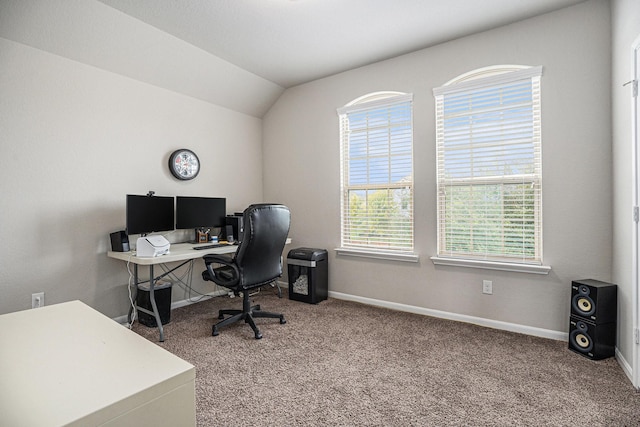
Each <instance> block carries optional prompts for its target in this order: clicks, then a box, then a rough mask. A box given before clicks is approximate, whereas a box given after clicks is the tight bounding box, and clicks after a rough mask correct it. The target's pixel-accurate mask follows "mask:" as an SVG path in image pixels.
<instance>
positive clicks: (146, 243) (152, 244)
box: [136, 236, 171, 257]
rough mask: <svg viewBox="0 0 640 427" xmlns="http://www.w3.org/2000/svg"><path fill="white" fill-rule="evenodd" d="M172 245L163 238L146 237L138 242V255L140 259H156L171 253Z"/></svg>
mask: <svg viewBox="0 0 640 427" xmlns="http://www.w3.org/2000/svg"><path fill="white" fill-rule="evenodd" d="M170 247H171V244H170V243H169V241H168V240H167V239H165V238H164V237H163V236H145V237H140V238H138V241H137V242H136V255H137V256H139V257H156V256H160V255H164V254H168V253H169V248H170Z"/></svg>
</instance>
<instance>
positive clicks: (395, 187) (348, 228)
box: [338, 94, 413, 252]
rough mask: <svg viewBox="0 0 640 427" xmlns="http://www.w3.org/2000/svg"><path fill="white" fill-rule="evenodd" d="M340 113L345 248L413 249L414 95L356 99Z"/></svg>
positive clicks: (396, 250) (343, 239)
mask: <svg viewBox="0 0 640 427" xmlns="http://www.w3.org/2000/svg"><path fill="white" fill-rule="evenodd" d="M338 113H339V115H340V135H341V136H340V140H341V152H342V161H341V175H342V177H341V182H342V190H341V192H342V221H341V222H342V224H341V227H342V247H344V248H358V249H365V250H373V251H386V252H403V251H413V131H412V97H411V95H407V94H402V95H395V96H392V97H387V98H383V99H376V100H375V101H370V102H362V103H356V104H355V105H349V106H347V107H344V108H340V109H339V110H338Z"/></svg>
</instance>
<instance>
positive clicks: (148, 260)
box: [107, 243, 238, 341]
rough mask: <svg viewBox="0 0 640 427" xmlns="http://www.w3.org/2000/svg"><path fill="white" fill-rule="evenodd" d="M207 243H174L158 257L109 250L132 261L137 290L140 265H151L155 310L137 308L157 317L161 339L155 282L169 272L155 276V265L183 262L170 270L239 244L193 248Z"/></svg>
mask: <svg viewBox="0 0 640 427" xmlns="http://www.w3.org/2000/svg"><path fill="white" fill-rule="evenodd" d="M207 245H208V244H207V243H201V244H196V243H172V244H171V248H170V251H169V253H168V254H165V255H161V256H157V257H139V256H136V255H135V251H129V252H114V251H109V252H107V256H109V257H110V258H115V259H119V260H122V261H126V262H128V263H129V262H130V263H132V264H133V276H134V277H133V282H134V283H133V285H134V287H135V290H136V292H137V291H138V284H139V283H140V280H139V278H138V266H139V265H146V266H148V267H149V301H150V302H151V307H152V309H153V310H146V309H144V308H142V307H136V309H137V310H139V311H142V312H144V313H147V314H149V315H152V316H154V317H155V319H156V325H158V331H159V333H160V341H164V327H163V326H162V321H161V320H160V314H159V313H158V306H157V304H156V297H155V293H154V288H155V284H156V282H157V281H158V279H161V278H162V277H164V276H165V275H167V274H168V273H165V274H163V275H160V276H157V277H156V276H155V275H154V273H153V266H154V265H158V264H167V263H170V262H182V264H180V265H178V266H177V267H174V268H172V269H171V270H170V271H173V270H175V269H176V268H179V267H180V266H182V265H184V264H185V263H187V262H189V261H191V260H194V259H198V258H202V257H203V256H205V255H209V254H233V253H235V251H236V250H237V249H238V246H237V245H225V246H220V247H217V248H211V249H202V250H195V249H193V248H194V247H196V246H207ZM131 312H132V309H130V310H129V322H131Z"/></svg>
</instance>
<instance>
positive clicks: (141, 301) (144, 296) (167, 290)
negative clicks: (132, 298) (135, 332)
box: [136, 281, 172, 328]
mask: <svg viewBox="0 0 640 427" xmlns="http://www.w3.org/2000/svg"><path fill="white" fill-rule="evenodd" d="M171 286H172V283H171V282H169V281H161V282H158V283H156V284H155V285H154V286H153V294H154V295H155V299H156V307H158V314H159V315H160V322H162V324H163V325H166V324H167V323H169V322H170V321H171ZM136 305H137V306H138V307H142V308H144V309H146V310H149V311H153V307H151V299H150V291H149V283H141V284H139V285H138V294H137V295H136ZM138 322H140V323H142V324H143V325H145V326H149V327H151V328H155V327H157V326H158V322H156V318H155V317H154V316H153V315H151V314H147V313H143V312H142V311H140V310H138Z"/></svg>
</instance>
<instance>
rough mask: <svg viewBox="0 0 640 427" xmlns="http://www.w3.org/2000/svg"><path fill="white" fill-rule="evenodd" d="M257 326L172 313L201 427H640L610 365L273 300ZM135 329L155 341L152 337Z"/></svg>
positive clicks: (476, 333)
mask: <svg viewBox="0 0 640 427" xmlns="http://www.w3.org/2000/svg"><path fill="white" fill-rule="evenodd" d="M253 300H254V301H255V302H257V303H259V304H261V306H262V308H263V309H265V310H268V311H279V312H282V313H283V314H284V315H285V317H286V319H287V323H286V324H285V325H280V324H279V323H278V320H277V319H258V320H257V323H258V326H259V327H260V329H261V331H262V333H263V335H264V338H263V339H262V340H256V339H254V335H253V332H252V330H251V328H250V327H249V326H248V325H246V324H244V323H237V324H235V325H233V326H230V327H227V328H224V329H222V330H221V332H220V335H219V336H217V337H212V336H211V325H212V324H213V323H214V322H216V321H217V320H216V318H217V310H218V309H219V308H234V307H239V306H240V305H241V302H242V301H241V299H240V298H235V299H229V298H217V299H212V300H209V301H204V302H200V303H197V304H193V305H191V306H187V307H183V308H180V309H177V310H174V311H173V312H172V314H171V322H170V323H169V324H167V325H165V336H166V340H165V342H164V343H158V344H159V345H161V346H162V347H164V348H165V349H167V350H169V351H170V352H172V353H174V354H176V355H178V356H180V357H181V358H183V359H185V360H187V361H189V362H190V363H192V364H193V365H195V366H196V400H197V407H196V412H197V420H198V425H199V426H258V425H263V426H640V393H638V392H636V391H635V389H634V388H633V387H632V385H631V383H630V382H629V380H628V379H627V377H626V376H625V374H624V372H623V371H622V369H621V368H620V366H619V365H618V363H617V361H616V360H615V359H614V358H610V359H606V360H602V361H591V360H588V359H586V358H584V357H582V356H580V355H577V354H575V353H573V352H571V351H569V350H568V349H567V343H565V342H560V341H553V340H547V339H542V338H535V337H530V336H526V335H520V334H515V333H510V332H504V331H498V330H493V329H488V328H483V327H479V326H475V325H469V324H465V323H458V322H453V321H448V320H442V319H436V318H432V317H426V316H420V315H414V314H408V313H403V312H397V311H392V310H387V309H382V308H377V307H371V306H367V305H362V304H358V303H353V302H347V301H341V300H335V299H329V300H327V301H323V302H321V303H320V304H318V305H310V304H305V303H301V302H297V301H291V300H289V299H287V297H286V294H285V296H284V298H282V299H278V298H277V296H276V295H274V294H273V293H272V291H271V290H267V291H263V292H262V293H260V294H259V295H257V296H255V297H254V298H253ZM134 330H135V331H136V332H138V333H139V334H141V335H143V336H144V337H146V338H148V339H149V340H151V341H154V342H157V339H158V333H157V330H156V329H152V328H148V327H145V326H141V325H139V324H137V323H136V325H135V326H134Z"/></svg>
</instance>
